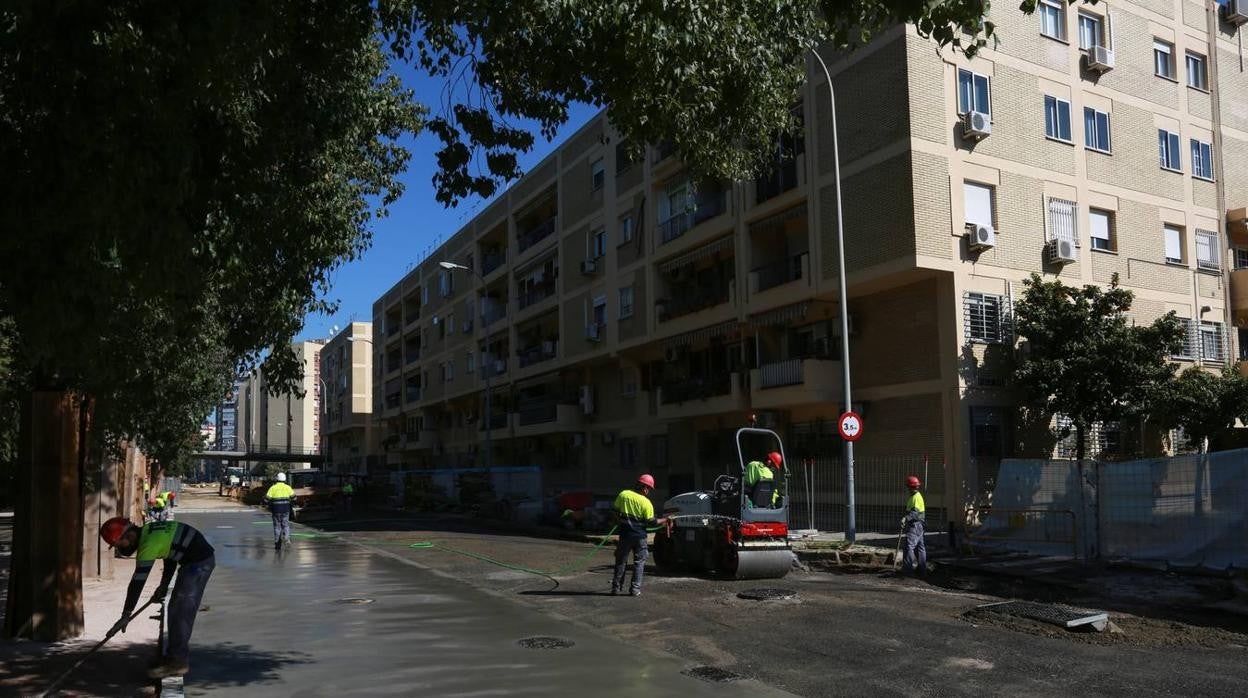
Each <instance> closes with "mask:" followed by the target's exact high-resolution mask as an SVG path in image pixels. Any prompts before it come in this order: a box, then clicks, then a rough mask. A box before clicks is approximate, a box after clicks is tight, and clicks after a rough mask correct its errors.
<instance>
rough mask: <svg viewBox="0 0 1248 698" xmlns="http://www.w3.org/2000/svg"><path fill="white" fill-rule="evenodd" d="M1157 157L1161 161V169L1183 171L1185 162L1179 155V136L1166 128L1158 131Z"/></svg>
mask: <svg viewBox="0 0 1248 698" xmlns="http://www.w3.org/2000/svg"><path fill="white" fill-rule="evenodd" d="M1157 155H1158V158H1159V159H1160V161H1161V169H1163V170H1171V171H1173V172H1182V171H1183V160H1182V159H1181V157H1180V155H1179V134H1177V133H1172V132H1170V131H1167V130H1166V129H1164V128H1159V129H1157Z"/></svg>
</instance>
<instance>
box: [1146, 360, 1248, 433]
mask: <svg viewBox="0 0 1248 698" xmlns="http://www.w3.org/2000/svg"><path fill="white" fill-rule="evenodd" d="M1152 403H1153V409H1152V412H1151V415H1150V416H1151V418H1152V419H1153V420H1154V421H1155V422H1156V423H1157V424H1158V426H1161V427H1162V428H1164V429H1174V428H1181V429H1182V430H1183V432H1184V433H1185V434H1186V435H1187V437H1188V438H1189V439H1191V441H1192V443H1194V444H1196V445H1197V448H1199V450H1200V452H1201V453H1208V451H1209V442H1210V440H1211V439H1213V438H1214V437H1216V436H1218V435H1219V434H1222V433H1224V432H1226V431H1228V430H1230V429H1231V428H1232V427H1234V426H1235V421H1236V420H1238V419H1246V420H1248V378H1245V377H1244V376H1243V375H1241V374H1240V372H1239V367H1238V365H1236V366H1232V367H1230V368H1227V369H1224V370H1223V371H1221V372H1220V373H1215V372H1213V371H1209V370H1206V369H1203V368H1199V367H1196V366H1193V367H1191V368H1188V369H1187V370H1186V371H1183V372H1182V373H1180V374H1179V375H1178V377H1177V378H1175V379H1174V380H1171V381H1166V382H1164V383H1162V384H1160V385H1158V386H1157V388H1156V390H1155V392H1154V395H1153V397H1152Z"/></svg>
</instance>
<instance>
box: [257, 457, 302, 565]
mask: <svg viewBox="0 0 1248 698" xmlns="http://www.w3.org/2000/svg"><path fill="white" fill-rule="evenodd" d="M294 498H295V491H294V490H293V489H291V487H290V485H287V484H286V473H278V474H277V482H275V483H273V486H272V487H270V488H269V491H268V492H266V493H265V494H264V503H265V504H267V505H269V513H270V514H272V515H273V549H274V550H276V551H278V552H281V551H282V544H283V543H286V544H289V543H290V515H291V514H292V513H293V511H294V505H295V504H294Z"/></svg>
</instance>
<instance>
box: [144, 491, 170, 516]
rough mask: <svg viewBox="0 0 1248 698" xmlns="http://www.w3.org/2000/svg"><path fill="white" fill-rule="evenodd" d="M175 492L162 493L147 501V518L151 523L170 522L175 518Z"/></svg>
mask: <svg viewBox="0 0 1248 698" xmlns="http://www.w3.org/2000/svg"><path fill="white" fill-rule="evenodd" d="M175 497H177V494H176V493H174V492H161V493H160V494H158V495H156V496H155V497H152V498H150V499H148V500H147V518H148V520H150V521H168V520H169V519H171V518H173V512H172V509H173V500H174V498H175Z"/></svg>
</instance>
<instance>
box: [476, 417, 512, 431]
mask: <svg viewBox="0 0 1248 698" xmlns="http://www.w3.org/2000/svg"><path fill="white" fill-rule="evenodd" d="M486 425H489V428H490V430H491V431H493V430H495V429H506V428H507V415H506V414H505V413H504V414H495V415H490V416H488V417H486V418H485V419H482V420H481V427H480V429H481V431H485V429H486Z"/></svg>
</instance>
